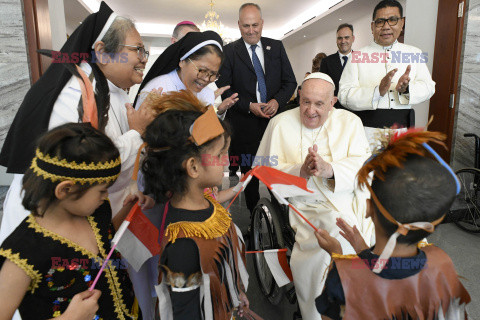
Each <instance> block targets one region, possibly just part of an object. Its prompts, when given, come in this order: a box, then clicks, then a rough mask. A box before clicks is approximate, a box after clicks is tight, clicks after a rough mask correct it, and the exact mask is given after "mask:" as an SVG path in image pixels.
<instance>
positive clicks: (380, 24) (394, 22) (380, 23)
mask: <svg viewBox="0 0 480 320" xmlns="http://www.w3.org/2000/svg"><path fill="white" fill-rule="evenodd" d="M401 19H402V18H399V17H390V18H388V19H383V18H379V19H377V20H375V21H373V22H374V23H375V27H377V28H380V27H383V26H384V25H385V22H388V25H389V26H390V27H393V26H396V25H397V23H398V21H399V20H401Z"/></svg>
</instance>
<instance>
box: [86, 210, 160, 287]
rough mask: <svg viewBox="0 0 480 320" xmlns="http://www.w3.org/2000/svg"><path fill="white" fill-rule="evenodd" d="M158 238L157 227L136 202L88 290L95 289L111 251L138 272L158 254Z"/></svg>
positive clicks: (116, 234)
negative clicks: (114, 251)
mask: <svg viewBox="0 0 480 320" xmlns="http://www.w3.org/2000/svg"><path fill="white" fill-rule="evenodd" d="M158 236H159V231H158V229H157V227H155V226H154V225H153V224H152V223H151V222H150V220H149V219H148V218H147V217H146V216H145V215H144V214H143V212H142V210H141V209H140V206H139V205H138V202H137V203H135V205H134V206H133V207H132V209H131V210H130V212H129V213H128V216H127V217H126V218H125V220H124V221H123V222H122V224H121V225H120V228H118V230H117V232H116V233H115V236H114V237H113V239H112V248H111V249H110V252H109V253H108V255H107V257H106V258H105V260H104V262H103V264H102V267H101V268H100V270H99V271H98V274H97V276H96V277H95V280H94V281H93V283H92V285H91V286H90V288H89V290H90V291H92V290H93V289H94V288H95V285H96V284H97V281H98V279H99V278H100V275H101V274H102V272H103V270H104V269H105V267H106V266H107V264H108V261H109V259H110V257H111V256H112V253H113V250H115V249H117V250H118V251H119V252H120V253H121V254H122V257H123V258H125V259H126V260H127V261H128V263H130V265H131V266H132V267H133V268H134V269H135V270H136V271H138V270H140V267H141V266H142V265H143V264H144V263H145V261H147V260H148V259H150V258H151V257H153V256H154V255H157V254H159V253H160V244H159V243H158Z"/></svg>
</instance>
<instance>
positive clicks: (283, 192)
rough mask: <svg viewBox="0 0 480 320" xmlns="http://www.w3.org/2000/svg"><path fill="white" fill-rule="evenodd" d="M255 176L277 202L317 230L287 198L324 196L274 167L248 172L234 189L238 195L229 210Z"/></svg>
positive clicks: (264, 167)
mask: <svg viewBox="0 0 480 320" xmlns="http://www.w3.org/2000/svg"><path fill="white" fill-rule="evenodd" d="M253 176H255V177H257V178H258V180H260V181H262V182H263V183H264V184H265V185H266V186H267V188H268V189H270V191H272V194H273V195H274V196H275V198H276V199H277V201H278V202H280V204H284V205H286V206H288V207H290V208H291V209H292V210H293V211H295V212H296V213H297V214H298V215H299V216H300V217H301V218H302V219H303V220H305V222H306V223H307V224H308V225H310V226H311V227H312V228H313V229H314V230H315V231H316V230H317V228H316V227H315V226H314V225H313V224H312V223H311V222H310V221H308V220H307V219H306V218H305V217H304V216H303V215H302V214H301V213H300V212H299V211H298V210H297V209H296V208H295V207H294V206H293V205H291V204H290V203H289V202H288V201H287V200H286V198H289V197H297V196H310V197H311V196H315V197H323V195H322V194H320V193H318V192H314V191H311V190H309V189H308V188H307V180H306V179H304V178H301V177H297V176H294V175H291V174H288V173H285V172H282V171H280V170H277V169H274V168H272V167H266V166H258V167H255V168H253V169H252V170H250V171H248V172H247V173H246V174H245V176H244V177H243V179H242V180H241V181H240V183H239V184H238V185H237V186H236V187H235V188H234V190H235V191H237V194H236V195H235V197H234V198H233V200H232V201H231V202H230V204H229V205H228V207H227V209H228V208H230V206H231V205H232V203H233V201H235V199H236V198H237V196H238V194H239V193H240V192H241V191H242V190H244V189H245V187H246V186H247V184H248V182H250V180H251V179H252V177H253Z"/></svg>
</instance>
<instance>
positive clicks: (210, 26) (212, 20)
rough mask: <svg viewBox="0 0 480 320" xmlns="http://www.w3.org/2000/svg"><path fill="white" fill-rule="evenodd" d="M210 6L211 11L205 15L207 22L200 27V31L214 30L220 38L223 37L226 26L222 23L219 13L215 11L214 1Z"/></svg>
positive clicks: (204, 21) (211, 1)
mask: <svg viewBox="0 0 480 320" xmlns="http://www.w3.org/2000/svg"><path fill="white" fill-rule="evenodd" d="M208 5H209V6H210V9H209V10H208V11H207V13H206V14H205V19H206V20H203V22H202V25H201V26H200V30H201V31H206V30H212V31H215V32H216V33H218V34H219V35H220V37H223V33H224V29H225V26H224V25H223V23H222V22H221V21H220V16H219V15H218V13H216V12H215V10H213V7H214V6H215V3H213V0H210V3H209V4H208Z"/></svg>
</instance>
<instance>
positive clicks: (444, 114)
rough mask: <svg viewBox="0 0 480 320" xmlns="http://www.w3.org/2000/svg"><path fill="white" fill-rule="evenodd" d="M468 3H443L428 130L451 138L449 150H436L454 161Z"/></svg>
mask: <svg viewBox="0 0 480 320" xmlns="http://www.w3.org/2000/svg"><path fill="white" fill-rule="evenodd" d="M465 1H467V0H439V2H438V16H437V32H436V39H435V56H434V59H433V74H432V78H433V80H434V81H435V82H436V86H435V94H434V95H433V97H432V98H431V99H430V109H429V118H430V117H431V116H433V117H434V119H433V122H432V123H431V124H430V126H429V127H428V128H429V130H432V131H440V132H443V133H445V134H446V135H447V140H446V145H447V147H448V150H445V149H444V148H441V147H435V149H436V150H437V152H438V153H439V154H440V155H441V156H442V158H443V159H444V160H445V161H447V162H450V160H451V148H452V139H453V135H454V132H453V130H454V122H455V109H456V108H457V105H458V103H457V98H458V92H457V91H458V74H459V69H460V58H461V55H462V40H463V25H464V20H465V18H464V17H465V14H464V12H465V10H466V3H465Z"/></svg>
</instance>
